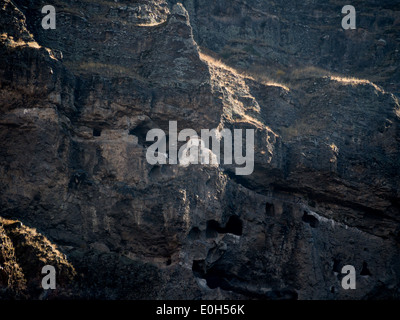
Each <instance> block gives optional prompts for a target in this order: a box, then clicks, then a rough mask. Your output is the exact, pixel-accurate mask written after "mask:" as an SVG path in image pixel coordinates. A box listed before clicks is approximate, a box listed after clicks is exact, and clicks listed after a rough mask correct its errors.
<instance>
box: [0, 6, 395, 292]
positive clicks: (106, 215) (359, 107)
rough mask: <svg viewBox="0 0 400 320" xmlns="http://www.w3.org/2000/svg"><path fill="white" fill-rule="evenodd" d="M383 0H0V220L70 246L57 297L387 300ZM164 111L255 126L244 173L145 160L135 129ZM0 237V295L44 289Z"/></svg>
mask: <svg viewBox="0 0 400 320" xmlns="http://www.w3.org/2000/svg"><path fill="white" fill-rule="evenodd" d="M391 2H392V1H386V2H384V1H383V2H382V1H373V0H370V1H364V2H363V4H362V10H359V11H358V12H360V13H358V15H357V29H356V30H347V31H344V30H343V29H342V28H341V24H340V23H341V17H342V15H341V6H342V4H341V3H339V1H330V2H329V4H323V3H319V4H316V3H315V2H312V1H303V2H302V3H301V4H299V2H298V1H285V2H284V3H283V2H271V1H268V2H265V1H256V0H251V1H229V5H227V2H226V1H183V5H182V4H175V2H174V1H170V2H169V3H167V2H166V1H163V0H158V1H147V0H143V1H135V2H129V1H86V0H85V1H69V2H64V1H55V2H54V6H55V8H56V12H57V15H56V17H57V24H56V29H55V30H44V29H43V28H42V27H41V20H42V17H43V16H44V15H43V14H41V8H42V7H43V6H44V5H46V4H47V3H45V2H43V1H36V0H35V1H22V0H18V1H13V2H11V1H9V0H2V2H1V4H0V10H1V12H0V15H1V20H0V97H1V100H0V101H1V104H0V106H1V113H0V137H1V139H0V144H1V148H0V192H1V196H0V208H1V216H2V217H4V218H7V219H18V220H20V221H22V222H23V223H24V224H25V225H28V226H31V227H35V228H37V230H38V231H39V232H40V233H42V234H43V235H45V236H46V237H47V238H48V239H49V240H50V241H51V242H52V243H54V244H57V246H58V250H60V252H59V251H57V252H58V253H57V254H60V255H62V253H64V254H66V255H67V258H68V261H66V260H65V261H63V262H62V263H61V264H60V265H59V264H56V268H59V269H62V270H64V269H63V268H62V265H64V264H65V265H66V264H68V266H70V267H71V268H74V270H76V271H77V274H78V275H79V276H74V277H73V276H72V275H73V272H72V271H71V272H72V273H71V279H72V280H73V281H72V280H71V281H72V284H71V283H70V282H68V281H64V282H62V283H63V288H65V289H64V291H62V292H60V293H59V296H60V297H64V296H65V295H66V296H67V297H68V296H70V297H82V298H87V297H90V298H107V299H120V298H125V299H144V298H151V299H152V298H170V299H198V298H202V299H213V298H234V299H236V298H261V299H264V298H265V299H290V298H299V299H362V298H398V297H399V294H400V292H399V290H400V289H399V283H400V255H399V254H400V252H399V243H400V225H399V222H400V191H399V190H400V106H399V100H398V96H397V94H398V92H399V89H398V88H399V82H400V69H399V63H398V61H399V59H398V58H399V47H400V39H399V38H398V34H399V31H400V30H399V29H400V22H399V21H400V14H399V6H398V5H393V4H391ZM355 6H356V5H355ZM356 9H357V6H356ZM360 9H361V8H360ZM220 59H224V60H223V61H224V62H221V60H220ZM169 121H177V123H178V130H182V129H184V128H191V129H194V130H196V132H198V133H200V130H201V129H213V128H217V127H218V128H220V129H222V128H227V129H238V128H240V129H254V130H255V167H254V172H253V173H252V174H251V175H247V176H238V175H235V171H234V169H235V168H234V166H232V165H225V164H221V165H220V166H219V167H210V166H203V165H191V166H188V167H180V166H176V165H154V166H153V165H150V164H149V163H148V162H147V160H146V149H147V148H148V146H149V145H148V143H147V142H146V141H145V138H146V134H147V132H148V131H149V130H150V129H153V128H161V129H163V130H164V131H165V132H168V126H169ZM4 221H9V220H4ZM4 223H5V224H9V223H8V222H7V223H6V222H4ZM3 230H4V231H3ZM18 230H19V229H18ZM43 239H45V238H38V239H37V241H38V244H37V246H39V247H40V244H41V243H43V242H45V241H47V240H43ZM0 240H1V243H2V244H3V247H7V248H11V249H9V251H7V252H2V256H0V262H1V264H2V266H3V264H4V263H5V262H3V261H11V260H12V259H15V263H14V266H15V267H12V268H11V267H9V268H8V269H7V268H3V269H1V270H0V271H1V273H0V275H2V277H3V278H0V285H1V286H2V288H7V287H8V289H7V290H6V289H5V290H3V291H4V292H7V295H6V293H4V295H3V293H1V297H8V296H10V295H11V296H12V295H15V296H21V297H28V298H29V297H37V296H41V297H45V296H43V295H41V294H42V293H41V291H40V290H39V289H37V286H38V284H37V283H36V282H35V281H36V280H35V279H37V277H38V276H40V275H39V274H38V275H36V274H35V273H34V272H33V271H29V272H28V271H25V270H40V267H41V265H40V267H39V264H38V266H36V264H35V263H34V261H36V260H35V259H36V258H34V257H38V256H40V254H39V253H38V251H37V250H36V251H35V250H34V251H33V252H34V253H33V254H32V259H29V261H33V262H30V264H31V265H34V266H32V267H29V268H24V266H25V265H27V264H26V255H24V254H23V253H24V252H25V250H17V249H15V254H12V253H10V252H12V248H13V247H14V246H15V247H16V248H18V246H19V245H20V242H21V239H20V238H19V237H16V236H14V237H13V238H11V237H10V233H7V230H6V228H3V229H2V228H1V227H0ZM10 241H11V242H10ZM10 250H11V251H10ZM54 250H56V249H54ZM61 252H62V253H61ZM7 259H8V260H7ZM10 259H11V260H10ZM24 259H25V260H24ZM43 259H44V261H47V262H48V264H52V263H55V262H54V261H53V260H54V259H53V260H52V259H51V258H49V257H45V258H43ZM24 261H25V262H24ZM8 265H12V263H10V264H8ZM344 265H353V266H354V267H355V268H356V272H357V289H356V290H344V289H343V288H342V287H341V279H342V277H343V275H342V274H341V272H340V271H341V269H342V267H343V266H344ZM72 266H73V267H72ZM13 268H15V270H14V269H13ZM18 268H20V269H18ZM35 268H37V269H35ZM68 270H69V269H68ZM71 270H72V269H71ZM35 272H36V271H35ZM74 272H75V271H74ZM3 274H4V275H3ZM2 279H14V280H12V281H11V280H10V281H8V282H7V281H2ZM15 279H16V280H15ZM18 279H19V280H18ZM30 279H32V280H30ZM68 279H69V278H68ZM27 281H28V282H29V281H33V282H31V283H33V285H32V286H31V287H28V288H27V287H26V283H27ZM32 288H35V289H32ZM182 288H185V290H182ZM3 291H2V292H3ZM59 296H57V294H53V296H51V297H55V298H57V297H59Z"/></svg>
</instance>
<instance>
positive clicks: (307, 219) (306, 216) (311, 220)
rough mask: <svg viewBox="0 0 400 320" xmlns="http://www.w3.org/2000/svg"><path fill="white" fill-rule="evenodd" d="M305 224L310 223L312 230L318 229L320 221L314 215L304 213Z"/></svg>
mask: <svg viewBox="0 0 400 320" xmlns="http://www.w3.org/2000/svg"><path fill="white" fill-rule="evenodd" d="M301 220H303V221H304V222H305V223H308V224H309V225H310V226H311V228H317V227H318V225H319V221H318V219H317V218H316V217H314V216H313V215H312V214H309V213H308V212H307V211H304V214H303V217H302V218H301Z"/></svg>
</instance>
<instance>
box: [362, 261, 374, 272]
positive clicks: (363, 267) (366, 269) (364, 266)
mask: <svg viewBox="0 0 400 320" xmlns="http://www.w3.org/2000/svg"><path fill="white" fill-rule="evenodd" d="M360 275H362V276H372V273H371V271H369V269H368V264H367V263H366V262H365V261H364V262H363V266H362V269H361V272H360Z"/></svg>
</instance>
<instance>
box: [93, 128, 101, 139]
mask: <svg viewBox="0 0 400 320" xmlns="http://www.w3.org/2000/svg"><path fill="white" fill-rule="evenodd" d="M100 136H101V129H99V128H93V137H100Z"/></svg>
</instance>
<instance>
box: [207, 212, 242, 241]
mask: <svg viewBox="0 0 400 320" xmlns="http://www.w3.org/2000/svg"><path fill="white" fill-rule="evenodd" d="M218 233H231V234H234V235H237V236H241V235H242V234H243V221H242V220H241V219H240V218H239V217H238V216H230V217H229V219H228V221H227V223H226V225H225V227H221V225H220V224H219V222H218V221H215V220H209V221H207V228H206V237H207V238H215V237H216V236H217V235H218Z"/></svg>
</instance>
